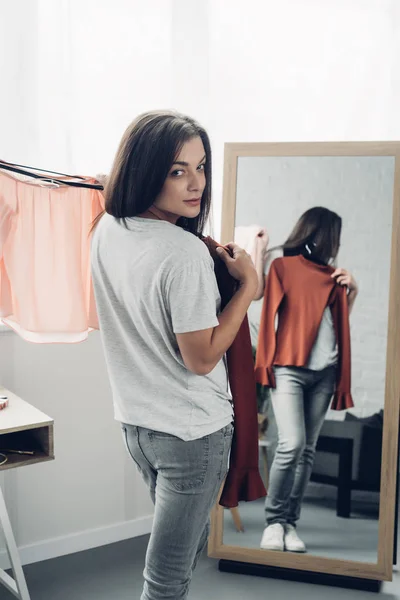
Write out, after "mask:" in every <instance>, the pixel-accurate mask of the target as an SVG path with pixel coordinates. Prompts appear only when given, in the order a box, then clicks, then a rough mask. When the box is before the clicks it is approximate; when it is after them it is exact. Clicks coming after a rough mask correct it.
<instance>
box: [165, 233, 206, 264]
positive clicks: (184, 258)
mask: <svg viewBox="0 0 400 600" xmlns="http://www.w3.org/2000/svg"><path fill="white" fill-rule="evenodd" d="M177 229H180V230H179V231H177V232H175V233H176V235H174V236H173V237H171V238H170V239H169V248H168V250H169V252H168V253H169V256H170V259H171V260H172V262H174V264H177V263H181V264H186V265H188V264H190V263H196V262H204V261H207V262H209V261H211V260H212V259H211V255H210V252H209V250H208V248H207V246H206V244H205V243H204V242H203V241H202V240H201V239H200V238H198V237H197V236H196V235H194V234H193V233H190V232H188V231H185V230H183V229H181V228H177Z"/></svg>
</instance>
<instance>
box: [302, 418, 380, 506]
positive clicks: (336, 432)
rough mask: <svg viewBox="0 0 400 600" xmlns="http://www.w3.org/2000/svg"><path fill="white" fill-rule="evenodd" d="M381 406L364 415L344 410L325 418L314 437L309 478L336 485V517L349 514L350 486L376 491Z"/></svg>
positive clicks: (378, 467)
mask: <svg viewBox="0 0 400 600" xmlns="http://www.w3.org/2000/svg"><path fill="white" fill-rule="evenodd" d="M382 430H383V410H382V411H380V412H379V413H377V414H375V415H372V416H370V417H366V418H357V417H356V416H355V415H352V414H351V413H347V414H346V419H345V420H344V421H332V420H326V421H325V423H324V425H323V428H322V431H321V435H320V437H319V440H318V445H317V454H316V458H315V463H314V468H313V473H312V475H311V481H313V482H316V483H322V484H327V485H334V486H336V487H337V501H336V512H337V515H338V517H344V518H349V517H350V516H351V493H352V491H353V490H361V491H369V492H379V491H380V477H381V459H382Z"/></svg>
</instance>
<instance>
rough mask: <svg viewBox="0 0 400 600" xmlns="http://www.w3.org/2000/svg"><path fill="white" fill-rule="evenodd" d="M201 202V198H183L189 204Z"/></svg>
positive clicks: (193, 204)
mask: <svg viewBox="0 0 400 600" xmlns="http://www.w3.org/2000/svg"><path fill="white" fill-rule="evenodd" d="M200 202H201V198H194V199H193V200H185V204H189V205H190V206H198V205H199V204H200Z"/></svg>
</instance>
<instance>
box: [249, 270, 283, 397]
mask: <svg viewBox="0 0 400 600" xmlns="http://www.w3.org/2000/svg"><path fill="white" fill-rule="evenodd" d="M278 261H279V259H276V260H274V261H273V263H272V264H271V267H270V270H269V273H268V276H267V280H266V284H265V290H264V302H263V307H262V312H261V322H260V331H259V335H258V345H257V354H256V365H255V373H256V381H257V383H261V384H262V385H265V386H268V387H275V376H274V371H273V368H272V367H273V362H274V357H275V352H276V331H275V317H276V314H277V312H278V309H279V306H280V304H281V302H282V300H283V297H284V291H283V286H282V282H281V280H280V278H279V275H278V269H277V265H278Z"/></svg>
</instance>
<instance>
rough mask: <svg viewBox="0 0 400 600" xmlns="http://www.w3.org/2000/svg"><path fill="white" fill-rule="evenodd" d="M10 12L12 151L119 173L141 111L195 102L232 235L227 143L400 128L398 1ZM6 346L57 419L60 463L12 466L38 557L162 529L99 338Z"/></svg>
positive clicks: (162, 4)
mask: <svg viewBox="0 0 400 600" xmlns="http://www.w3.org/2000/svg"><path fill="white" fill-rule="evenodd" d="M0 7H1V14H2V19H1V23H0V27H1V30H0V34H1V35H0V45H1V46H0V61H1V63H0V67H1V72H2V89H6V90H7V93H2V94H1V95H0V110H1V114H2V120H1V135H0V156H1V157H2V158H4V159H5V160H11V161H12V160H13V161H16V162H21V163H25V164H31V165H37V166H40V167H43V168H50V169H51V168H53V169H55V170H61V171H62V170H65V171H67V172H68V171H69V172H71V171H75V172H80V173H85V174H86V173H87V174H94V173H95V172H98V171H107V170H108V169H109V167H110V164H111V160H112V157H113V155H114V152H115V149H116V146H117V144H118V142H119V140H120V137H121V134H122V132H123V130H124V129H125V127H126V126H127V125H128V123H129V122H130V121H131V120H132V118H133V117H134V116H136V115H137V114H138V113H139V112H142V111H143V110H147V109H153V108H159V107H166V108H169V107H172V108H176V109H178V110H181V111H183V112H188V113H190V114H192V115H193V116H195V117H197V118H198V119H199V120H201V121H202V122H203V123H204V125H205V126H206V127H207V128H208V130H209V133H210V136H211V140H212V143H213V150H214V165H215V170H214V190H215V221H216V230H217V231H219V226H220V222H221V215H220V206H221V202H220V200H221V191H222V163H223V145H224V142H227V141H289V140H338V139H343V140H348V139H360V140H363V139H395V138H399V137H400V122H399V121H400V116H399V113H398V103H399V98H400V75H399V72H400V70H399V69H398V56H400V41H399V39H400V36H399V31H400V18H399V7H398V4H397V3H396V1H395V0H391V1H389V0H352V2H351V3H349V2H348V1H347V0H331V1H330V2H329V1H328V2H318V1H317V0H301V1H299V0H279V2H277V1H276V0H275V1H273V0H247V1H246V2H243V1H239V0H230V1H229V2H227V1H226V0H208V2H203V3H202V4H199V3H198V2H197V1H194V0H186V1H183V0H147V2H140V1H139V0H114V1H113V2H109V1H108V0H107V1H106V0H103V1H95V0H69V1H68V0H59V2H57V3H56V2H52V1H51V0H14V2H13V3H9V2H7V0H0ZM0 353H1V357H2V362H1V364H0V376H1V379H2V382H3V383H5V384H6V385H9V386H10V387H12V389H13V390H14V391H15V392H16V393H19V394H20V395H21V396H22V397H24V398H25V399H26V400H28V401H29V402H31V403H32V404H35V405H36V406H37V407H38V408H40V409H42V410H44V411H45V412H47V413H48V414H50V415H51V416H53V417H55V419H56V440H55V441H56V460H55V461H54V463H51V464H50V463H48V464H43V465H37V466H32V467H29V468H26V469H21V470H18V471H17V470H15V471H13V472H9V473H5V474H4V480H5V481H4V488H5V495H6V499H7V501H8V505H9V506H11V509H10V512H11V518H12V520H13V525H14V528H15V531H16V534H17V541H18V543H19V544H20V545H21V546H22V547H23V552H22V556H23V559H24V560H25V561H29V560H35V559H36V560H37V559H39V558H42V557H45V556H50V555H56V554H57V553H61V552H63V551H65V552H67V551H71V550H74V549H80V548H82V547H85V546H89V545H91V544H96V543H104V541H107V540H110V541H111V539H116V538H118V536H121V537H123V536H124V535H131V534H134V533H135V531H136V532H138V531H142V530H143V528H145V527H148V526H149V520H145V521H144V522H143V521H141V518H142V517H144V518H146V516H147V515H149V514H150V513H151V506H150V503H149V502H148V500H147V495H146V491H145V489H144V486H143V485H142V484H141V482H140V480H139V478H138V477H137V475H136V472H135V468H134V466H133V465H131V463H130V462H129V460H128V457H126V456H125V453H124V450H123V447H122V444H121V441H120V437H119V433H118V431H117V429H116V426H115V425H114V423H113V421H112V415H111V401H110V397H109V391H108V384H107V380H106V376H105V369H104V363H103V360H102V354H101V349H100V344H99V339H98V336H97V334H94V335H93V337H91V338H90V340H89V341H88V342H85V343H84V344H80V345H76V346H73V347H37V346H34V345H30V344H27V343H26V342H22V340H19V339H18V338H17V337H15V336H14V335H13V334H7V335H5V336H1V337H0ZM3 356H5V357H6V358H5V359H3ZM72 409H73V410H72ZM77 411H80V412H79V415H80V418H79V419H78V421H79V424H76V421H75V418H76V417H77V415H78V412H77ZM89 431H90V433H91V434H92V437H91V441H90V443H89V438H88V433H89ZM71 441H73V445H72V446H71V443H70V442H71ZM71 448H72V449H71ZM82 453H83V454H84V456H83V457H82ZM99 457H101V462H100V461H99ZM46 517H48V519H47V520H46ZM57 536H60V537H57ZM24 547H26V549H25V550H24Z"/></svg>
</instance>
